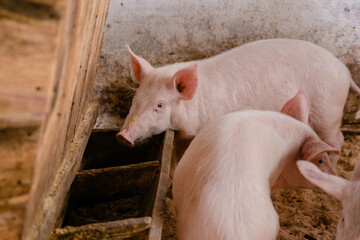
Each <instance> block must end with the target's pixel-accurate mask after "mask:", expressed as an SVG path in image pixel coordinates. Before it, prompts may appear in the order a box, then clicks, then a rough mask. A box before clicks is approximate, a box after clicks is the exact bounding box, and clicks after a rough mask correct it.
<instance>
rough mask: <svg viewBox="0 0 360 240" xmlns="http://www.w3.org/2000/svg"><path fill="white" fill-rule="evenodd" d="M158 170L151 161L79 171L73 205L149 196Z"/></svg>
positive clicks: (72, 187) (73, 193)
mask: <svg viewBox="0 0 360 240" xmlns="http://www.w3.org/2000/svg"><path fill="white" fill-rule="evenodd" d="M158 167H159V162H158V161H151V162H145V163H139V164H132V165H127V166H120V167H110V168H101V169H91V170H83V171H80V172H79V173H78V174H77V175H76V178H75V180H74V182H73V184H72V186H71V199H72V202H73V203H74V204H75V205H84V204H85V205H86V204H89V203H94V202H102V201H111V200H115V199H117V198H121V197H125V196H132V195H136V194H141V193H143V192H146V191H148V190H149V188H150V187H151V186H152V185H153V184H154V179H155V177H156V173H157V170H158Z"/></svg>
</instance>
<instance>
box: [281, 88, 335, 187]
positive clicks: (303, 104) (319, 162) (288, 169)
mask: <svg viewBox="0 0 360 240" xmlns="http://www.w3.org/2000/svg"><path fill="white" fill-rule="evenodd" d="M281 112H282V113H284V114H287V115H289V116H291V117H293V118H295V119H297V120H299V121H301V122H302V123H303V124H304V129H305V130H306V131H304V136H303V139H302V142H301V144H300V148H299V146H297V147H295V149H298V151H297V152H295V153H294V155H296V158H295V159H291V160H290V159H288V161H287V162H288V164H287V165H286V166H285V169H284V171H283V172H282V173H281V175H280V176H279V178H278V179H277V181H276V183H275V184H274V187H314V185H313V184H312V183H311V182H309V181H307V180H306V179H305V178H304V177H303V176H302V174H301V173H300V172H299V170H298V168H297V166H296V160H299V159H302V160H307V161H309V162H312V163H314V164H315V165H316V166H317V167H318V168H320V169H321V170H322V171H324V172H327V173H331V174H335V175H336V171H335V169H333V168H332V165H331V164H330V159H329V154H330V153H331V154H339V151H338V150H337V149H335V148H334V147H332V146H330V145H328V144H327V143H325V142H323V141H321V139H320V138H319V137H318V136H317V135H316V133H315V132H314V131H313V130H312V129H311V128H310V127H309V126H308V120H309V113H310V105H309V103H308V101H307V98H306V96H305V94H304V93H303V92H302V91H299V92H298V93H297V94H296V96H295V97H294V98H292V99H290V100H289V101H288V102H286V103H285V105H284V106H283V108H282V109H281Z"/></svg>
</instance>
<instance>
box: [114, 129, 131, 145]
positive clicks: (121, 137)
mask: <svg viewBox="0 0 360 240" xmlns="http://www.w3.org/2000/svg"><path fill="white" fill-rule="evenodd" d="M116 139H117V140H118V141H119V142H120V143H123V144H125V145H128V146H131V147H132V146H134V140H132V139H131V137H130V136H129V135H128V134H127V132H126V131H124V130H123V131H121V132H119V133H117V134H116Z"/></svg>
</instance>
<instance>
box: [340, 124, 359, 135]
mask: <svg viewBox="0 0 360 240" xmlns="http://www.w3.org/2000/svg"><path fill="white" fill-rule="evenodd" d="M340 130H341V131H342V132H343V133H344V134H359V133H360V126H359V125H351V124H347V125H343V126H342V127H341V128H340Z"/></svg>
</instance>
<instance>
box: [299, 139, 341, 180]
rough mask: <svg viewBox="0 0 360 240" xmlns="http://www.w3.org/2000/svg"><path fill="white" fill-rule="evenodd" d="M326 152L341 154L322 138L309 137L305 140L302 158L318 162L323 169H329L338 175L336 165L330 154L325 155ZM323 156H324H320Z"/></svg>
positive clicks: (302, 147) (301, 153)
mask: <svg viewBox="0 0 360 240" xmlns="http://www.w3.org/2000/svg"><path fill="white" fill-rule="evenodd" d="M324 153H332V154H339V153H340V152H339V150H337V149H336V148H334V147H332V146H330V145H328V144H327V143H325V142H323V141H321V140H318V139H314V138H312V137H309V138H306V139H305V141H304V142H303V144H302V146H301V152H300V155H301V159H304V160H307V161H311V162H313V163H316V165H318V166H319V167H321V168H322V169H327V171H329V172H330V173H332V174H334V175H336V166H333V164H332V163H331V162H330V160H329V157H328V155H325V156H324V155H323V154H324ZM321 156H323V157H322V158H320V157H321Z"/></svg>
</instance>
